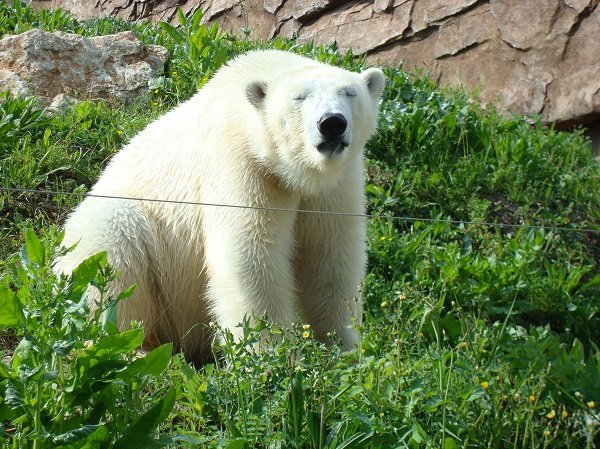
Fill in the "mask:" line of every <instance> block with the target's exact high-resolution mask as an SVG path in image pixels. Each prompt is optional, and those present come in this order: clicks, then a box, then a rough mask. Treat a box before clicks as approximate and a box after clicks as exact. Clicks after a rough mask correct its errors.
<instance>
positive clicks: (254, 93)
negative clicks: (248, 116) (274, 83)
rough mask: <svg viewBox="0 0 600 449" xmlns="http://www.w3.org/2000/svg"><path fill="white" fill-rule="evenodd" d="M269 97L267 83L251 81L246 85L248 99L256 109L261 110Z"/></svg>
mask: <svg viewBox="0 0 600 449" xmlns="http://www.w3.org/2000/svg"><path fill="white" fill-rule="evenodd" d="M266 96H267V83H265V82H264V81H258V80H256V81H251V82H249V83H248V84H247V85H246V98H247V99H248V101H249V102H250V104H252V105H253V106H254V107H256V108H261V107H262V105H263V103H264V100H265V97H266Z"/></svg>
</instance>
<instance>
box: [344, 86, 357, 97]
mask: <svg viewBox="0 0 600 449" xmlns="http://www.w3.org/2000/svg"><path fill="white" fill-rule="evenodd" d="M345 94H346V96H347V97H356V96H357V95H358V92H356V89H355V88H354V87H348V88H346V89H345Z"/></svg>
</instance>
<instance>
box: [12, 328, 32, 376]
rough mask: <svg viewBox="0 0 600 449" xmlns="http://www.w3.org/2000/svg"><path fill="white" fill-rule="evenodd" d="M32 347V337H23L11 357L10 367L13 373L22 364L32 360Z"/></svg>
mask: <svg viewBox="0 0 600 449" xmlns="http://www.w3.org/2000/svg"><path fill="white" fill-rule="evenodd" d="M32 347H33V342H32V341H31V337H28V336H25V337H23V338H22V339H21V341H20V342H19V344H18V345H17V347H16V348H15V352H13V355H12V358H11V359H10V367H11V370H12V372H13V373H16V372H17V371H18V370H19V367H20V366H21V365H24V364H26V363H27V362H30V361H31V358H32Z"/></svg>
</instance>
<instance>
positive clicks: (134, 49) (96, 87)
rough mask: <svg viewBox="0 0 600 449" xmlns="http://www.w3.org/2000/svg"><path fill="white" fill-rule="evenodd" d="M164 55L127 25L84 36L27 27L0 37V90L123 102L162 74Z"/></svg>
mask: <svg viewBox="0 0 600 449" xmlns="http://www.w3.org/2000/svg"><path fill="white" fill-rule="evenodd" d="M167 56H168V54H167V50H166V49H165V48H163V47H160V46H157V45H146V44H144V43H142V42H141V41H140V40H139V39H138V38H137V37H136V36H135V35H134V34H133V33H132V32H129V31H127V32H123V33H118V34H114V35H109V36H98V37H92V38H86V37H82V36H78V35H75V34H69V33H63V32H55V33H47V32H44V31H41V30H30V31H27V32H25V33H22V34H19V35H14V36H13V35H7V36H4V37H3V38H2V39H1V40H0V90H10V91H11V92H13V93H14V94H29V95H36V96H39V97H40V99H41V100H42V102H43V103H44V104H45V105H50V104H52V103H53V102H54V103H55V104H56V103H58V102H61V101H62V100H61V99H62V98H64V95H67V96H68V97H76V98H85V99H102V100H106V101H110V102H117V103H128V102H130V101H132V100H133V99H134V98H136V97H138V96H140V95H142V94H144V93H145V92H147V90H148V82H149V81H150V80H151V79H153V78H156V77H158V76H160V75H161V74H162V72H163V69H164V64H165V61H166V59H167ZM57 97H58V98H57Z"/></svg>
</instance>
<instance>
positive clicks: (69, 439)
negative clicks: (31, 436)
mask: <svg viewBox="0 0 600 449" xmlns="http://www.w3.org/2000/svg"><path fill="white" fill-rule="evenodd" d="M99 427H100V425H98V424H95V425H92V424H88V425H85V426H81V427H79V428H78V429H73V430H69V431H68V432H65V433H61V434H60V435H55V436H53V437H52V438H51V440H52V443H53V444H54V446H53V447H61V446H64V445H66V444H72V443H76V442H78V441H81V440H83V439H86V438H87V437H88V436H90V435H91V434H92V433H94V432H95V431H96V430H97V429H98V428H99Z"/></svg>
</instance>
